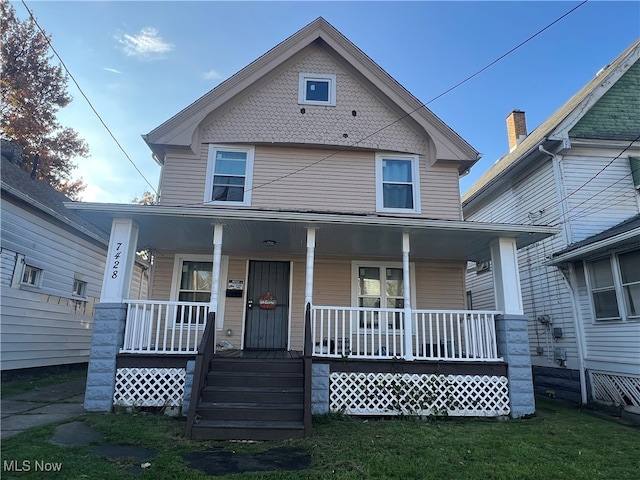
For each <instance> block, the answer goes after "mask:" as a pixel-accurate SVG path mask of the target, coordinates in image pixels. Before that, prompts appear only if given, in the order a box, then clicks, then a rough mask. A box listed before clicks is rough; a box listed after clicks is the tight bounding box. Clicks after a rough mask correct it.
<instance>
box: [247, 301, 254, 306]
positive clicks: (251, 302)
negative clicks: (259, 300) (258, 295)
mask: <svg viewBox="0 0 640 480" xmlns="http://www.w3.org/2000/svg"><path fill="white" fill-rule="evenodd" d="M247 308H253V300H249V301H248V302H247Z"/></svg>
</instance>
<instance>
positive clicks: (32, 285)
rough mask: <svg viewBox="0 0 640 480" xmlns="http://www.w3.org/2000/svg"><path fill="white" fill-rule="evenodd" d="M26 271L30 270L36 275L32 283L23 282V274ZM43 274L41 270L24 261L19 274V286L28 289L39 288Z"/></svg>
mask: <svg viewBox="0 0 640 480" xmlns="http://www.w3.org/2000/svg"><path fill="white" fill-rule="evenodd" d="M27 269H31V270H32V271H34V272H35V274H36V275H35V279H34V282H33V283H30V282H25V281H24V276H25V273H27ZM43 273H44V270H43V269H42V268H40V267H36V266H35V265H32V264H30V263H28V262H26V261H25V262H24V264H23V266H22V271H21V272H20V285H22V286H25V287H29V288H41V287H42V276H43Z"/></svg>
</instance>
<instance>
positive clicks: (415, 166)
mask: <svg viewBox="0 0 640 480" xmlns="http://www.w3.org/2000/svg"><path fill="white" fill-rule="evenodd" d="M383 160H410V161H411V177H412V178H411V179H412V181H411V186H412V189H413V208H385V206H384V188H383V184H384V182H383V176H382V162H383ZM421 211H422V206H421V201H420V157H419V156H418V155H403V154H397V153H384V152H380V153H376V212H388V213H421Z"/></svg>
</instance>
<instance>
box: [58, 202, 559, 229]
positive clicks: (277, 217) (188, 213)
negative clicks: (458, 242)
mask: <svg viewBox="0 0 640 480" xmlns="http://www.w3.org/2000/svg"><path fill="white" fill-rule="evenodd" d="M65 206H66V207H67V208H69V209H72V210H77V211H84V212H104V213H108V214H111V215H113V216H114V217H117V216H122V217H124V218H126V217H128V216H130V215H149V216H155V215H157V216H179V217H191V218H211V219H212V220H213V219H219V220H224V219H238V220H260V221H274V222H291V223H305V224H309V225H313V224H342V225H368V226H387V227H401V228H403V229H405V230H407V231H409V230H412V229H425V228H433V229H440V230H451V231H454V230H455V231H461V230H462V231H465V230H466V231H469V232H503V233H505V234H512V235H518V234H527V233H531V234H548V235H554V234H557V233H559V232H560V229H559V228H557V227H549V226H543V225H519V224H509V223H485V222H469V221H463V220H432V219H423V218H415V217H393V216H378V215H367V214H365V215H356V214H334V213H310V212H284V211H273V210H247V209H226V208H225V209H215V210H213V209H208V208H200V207H196V208H194V207H171V206H161V205H154V206H149V205H135V204H113V203H84V202H79V203H77V202H69V203H65Z"/></svg>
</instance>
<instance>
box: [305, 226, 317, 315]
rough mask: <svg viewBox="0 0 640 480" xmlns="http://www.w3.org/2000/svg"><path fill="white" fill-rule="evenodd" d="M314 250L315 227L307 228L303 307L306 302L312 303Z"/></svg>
mask: <svg viewBox="0 0 640 480" xmlns="http://www.w3.org/2000/svg"><path fill="white" fill-rule="evenodd" d="M315 250H316V229H315V228H307V269H306V281H305V287H304V308H305V309H306V308H307V304H310V305H313V267H314V262H315Z"/></svg>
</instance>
